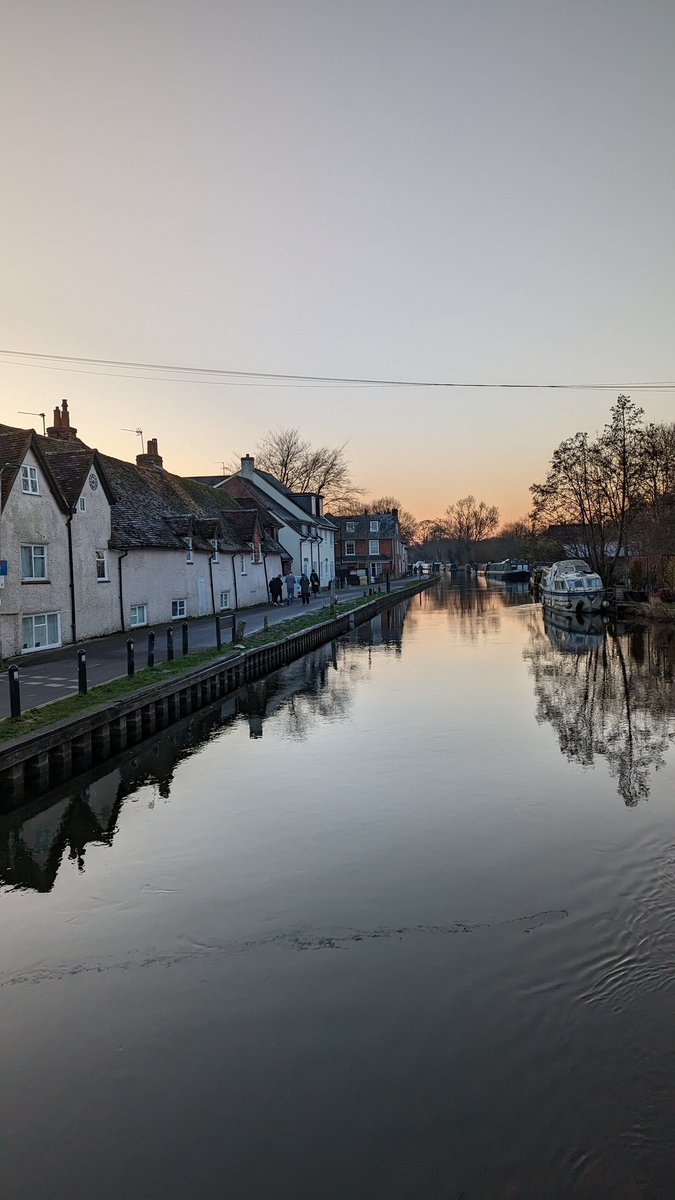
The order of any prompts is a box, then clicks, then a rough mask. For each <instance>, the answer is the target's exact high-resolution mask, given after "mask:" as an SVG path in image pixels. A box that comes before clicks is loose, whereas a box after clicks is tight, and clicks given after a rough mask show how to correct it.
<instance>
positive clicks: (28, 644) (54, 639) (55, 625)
mask: <svg viewBox="0 0 675 1200" xmlns="http://www.w3.org/2000/svg"><path fill="white" fill-rule="evenodd" d="M60 645H61V614H60V613H57V612H51V613H35V614H34V615H33V616H31V617H23V618H22V621H21V648H22V649H23V650H47V649H49V647H51V646H60Z"/></svg>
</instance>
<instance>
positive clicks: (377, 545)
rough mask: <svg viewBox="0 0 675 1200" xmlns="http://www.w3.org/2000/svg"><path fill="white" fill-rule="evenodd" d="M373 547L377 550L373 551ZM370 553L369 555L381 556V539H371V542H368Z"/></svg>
mask: <svg viewBox="0 0 675 1200" xmlns="http://www.w3.org/2000/svg"><path fill="white" fill-rule="evenodd" d="M373 546H374V547H375V549H373ZM368 553H369V554H379V553H380V539H379V538H370V540H369V542H368Z"/></svg>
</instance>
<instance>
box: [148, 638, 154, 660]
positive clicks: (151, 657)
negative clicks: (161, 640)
mask: <svg viewBox="0 0 675 1200" xmlns="http://www.w3.org/2000/svg"><path fill="white" fill-rule="evenodd" d="M154 665H155V634H154V632H153V630H150V633H149V634H148V666H149V667H154Z"/></svg>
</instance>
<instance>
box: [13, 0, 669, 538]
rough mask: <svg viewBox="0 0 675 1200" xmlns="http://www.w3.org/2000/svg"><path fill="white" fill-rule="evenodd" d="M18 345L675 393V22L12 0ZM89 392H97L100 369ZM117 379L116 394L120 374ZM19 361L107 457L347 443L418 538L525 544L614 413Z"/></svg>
mask: <svg viewBox="0 0 675 1200" xmlns="http://www.w3.org/2000/svg"><path fill="white" fill-rule="evenodd" d="M2 12H3V15H2V38H1V41H0V101H1V104H2V113H3V119H2V126H1V128H2V133H1V135H0V149H1V153H2V160H1V161H2V186H1V187H0V217H1V224H2V242H3V253H2V274H1V280H0V330H1V333H0V345H1V346H2V347H3V348H4V349H14V350H27V351H38V352H41V353H46V354H64V355H75V356H85V357H90V358H101V359H103V358H105V359H123V360H130V361H139V362H147V363H166V364H187V365H193V366H200V367H217V368H227V369H234V370H246V371H271V372H291V373H299V374H320V375H339V376H350V377H351V376H358V377H368V378H370V377H377V378H382V377H384V378H397V379H398V378H402V379H416V380H418V379H424V380H439V379H446V380H448V379H449V380H466V381H483V382H488V383H497V382H522V381H532V382H555V383H564V382H598V383H605V382H607V383H612V384H614V383H616V384H617V387H618V388H619V389H620V390H624V391H630V393H631V395H633V396H634V398H635V399H636V400H638V401H639V402H640V403H642V404H643V405H644V407H645V409H646V411H647V413H648V415H649V416H650V417H652V418H654V419H666V418H669V419H672V417H673V416H674V415H675V392H674V391H671V392H665V393H664V392H662V393H651V394H641V393H639V392H638V391H637V390H636V389H635V388H632V389H631V388H630V384H631V383H636V382H642V381H651V380H666V381H673V380H674V379H675V363H674V361H673V354H674V351H673V345H674V342H673V327H674V324H675V321H674V318H675V302H674V299H673V287H674V281H675V154H674V151H673V146H674V144H675V143H674V138H673V117H674V115H675V71H674V70H673V48H674V47H675V3H673V0H643V2H642V3H638V2H637V0H630V2H629V0H229V2H228V0H209V2H206V0H192V3H190V4H188V3H186V2H185V0H181V3H178V2H177V0H161V2H160V0H115V3H114V4H113V3H107V2H105V0H93V2H92V0H58V3H54V2H53V0H28V2H27V0H4V4H3V6H2ZM90 370H94V368H90ZM100 370H101V371H102V372H104V371H105V368H101V369H100ZM128 374H129V375H132V376H133V375H136V376H138V375H141V376H143V375H144V377H143V378H124V379H123V378H119V377H115V375H114V373H113V374H112V375H111V374H105V373H100V374H95V373H83V372H79V371H77V372H76V371H73V370H70V369H66V370H55V369H53V367H52V366H49V367H48V366H42V367H38V366H26V365H18V363H17V362H16V361H11V360H8V359H7V358H6V357H5V356H2V355H0V396H1V400H2V402H1V405H0V420H2V421H4V422H6V423H10V424H20V423H24V422H25V423H26V424H31V423H32V422H31V419H30V418H23V417H19V416H18V415H17V411H18V410H20V409H37V410H42V409H46V410H47V412H50V411H51V409H52V408H53V406H54V404H55V403H58V401H59V400H60V398H61V397H62V396H67V397H68V398H69V401H70V405H71V411H72V413H73V420H74V423H75V424H76V425H77V426H78V429H79V431H80V434H81V435H82V437H83V438H84V439H85V440H86V441H87V442H88V443H89V444H91V445H97V446H99V447H100V448H101V449H104V450H106V451H107V452H110V453H113V454H117V455H119V456H121V457H126V458H131V457H133V455H134V454H135V453H136V450H137V448H138V446H137V443H138V439H135V438H134V435H133V434H131V433H126V432H122V427H123V426H129V427H132V428H135V427H136V426H140V427H142V429H143V431H144V433H145V436H146V437H153V436H154V437H157V438H158V441H159V448H160V452H162V453H163V455H164V460H165V465H166V466H167V467H169V468H170V469H172V470H176V471H182V472H186V473H188V472H189V473H204V474H206V473H210V472H211V471H217V470H218V463H219V460H221V459H225V460H228V459H231V457H232V455H233V454H240V453H241V454H243V453H246V452H247V451H252V449H253V447H254V445H255V443H256V441H257V439H258V438H259V436H260V435H261V434H263V433H264V432H265V431H266V430H267V429H268V428H270V427H272V426H276V425H287V424H293V425H299V426H300V427H301V429H302V430H303V432H304V433H305V434H306V436H307V437H308V438H310V439H311V440H313V441H316V442H327V443H329V444H335V443H338V442H343V441H346V440H348V441H349V447H348V453H349V457H350V458H351V460H352V463H353V469H354V475H355V478H356V480H357V482H359V483H361V484H363V485H364V486H365V487H366V488H367V489H368V490H369V491H370V492H371V493H375V494H376V493H382V492H388V493H395V494H397V495H398V496H400V498H401V499H402V500H403V502H404V504H405V505H406V506H407V507H409V508H411V509H412V510H413V511H414V512H415V513H416V515H417V516H418V517H420V518H422V517H428V516H434V515H437V514H438V513H439V512H441V511H442V510H443V509H444V508H445V506H446V505H447V504H448V503H450V502H451V501H453V500H455V499H457V498H458V497H459V496H462V495H465V494H466V493H467V492H469V491H471V492H473V493H474V494H475V495H477V496H480V497H483V498H485V499H486V500H488V501H489V502H491V503H495V504H497V505H498V506H499V508H500V510H501V512H502V515H503V517H504V518H512V517H516V516H518V515H520V514H521V513H522V512H524V511H526V510H527V507H528V499H529V497H528V490H527V489H528V484H529V483H530V482H531V481H532V480H533V479H535V478H538V477H540V476H541V475H542V473H543V472H544V471H545V468H546V463H547V461H548V458H549V456H550V453H551V451H552V449H553V448H554V446H555V445H556V444H557V443H558V442H559V441H560V440H561V439H562V438H563V437H565V436H567V435H569V434H571V433H574V432H575V431H576V430H577V429H580V428H588V429H591V430H594V429H597V428H599V427H601V426H602V424H603V423H604V420H605V417H606V415H607V413H608V410H609V407H610V404H611V403H612V400H613V398H614V393H612V392H609V393H602V392H599V393H598V392H563V393H555V392H553V393H551V392H505V391H469V390H461V389H460V390H451V391H436V390H433V391H422V390H420V389H410V390H403V391H402V390H393V389H387V388H385V389H377V390H376V389H372V388H349V389H345V388H337V387H306V386H299V385H295V386H286V387H283V388H279V387H271V386H266V387H263V386H245V385H243V384H240V383H238V384H236V385H234V386H233V385H231V384H229V385H224V384H222V383H218V384H216V383H206V382H196V381H190V382H185V381H182V382H181V381H178V380H176V379H175V378H162V377H161V375H159V374H158V373H157V372H145V373H143V372H139V371H129V372H128Z"/></svg>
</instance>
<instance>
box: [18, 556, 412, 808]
mask: <svg viewBox="0 0 675 1200" xmlns="http://www.w3.org/2000/svg"><path fill="white" fill-rule="evenodd" d="M435 582H436V577H433V576H432V577H430V578H428V579H423V580H420V581H419V582H417V583H416V584H415V585H414V586H412V587H410V588H405V589H397V590H396V591H394V592H386V593H383V594H382V595H378V596H376V597H374V598H373V600H372V602H371V603H369V604H364V605H362V606H361V607H359V608H354V609H350V610H349V611H347V612H344V613H340V615H339V616H337V617H333V618H329V619H328V620H326V621H321V622H320V623H319V624H317V625H313V626H312V627H311V628H309V629H302V630H300V631H299V632H298V633H292V634H290V635H289V636H288V637H285V638H283V639H282V640H280V641H277V642H270V643H268V644H267V645H266V646H259V647H256V648H253V649H250V650H242V651H241V652H240V653H232V652H229V653H226V654H224V655H223V656H222V657H219V658H215V659H213V661H212V662H209V663H207V664H206V665H205V666H202V667H195V668H193V669H191V670H189V671H186V672H184V673H182V674H180V675H175V676H173V677H172V678H171V679H167V680H164V681H163V682H161V683H157V684H151V685H150V686H149V687H146V688H142V689H139V690H138V691H137V692H133V693H132V694H131V695H129V696H125V697H123V698H121V699H120V700H116V701H113V702H112V703H107V704H105V705H101V706H99V707H97V708H92V709H90V710H89V711H88V712H86V713H83V714H82V715H81V716H75V717H70V718H68V719H67V720H65V721H58V722H55V723H54V724H53V725H50V726H48V727H47V728H46V729H44V730H41V731H40V732H37V733H31V734H26V735H25V736H24V737H19V738H16V739H15V740H14V741H11V742H8V743H6V744H5V746H4V747H3V749H2V750H1V751H0V810H1V809H5V810H6V809H11V808H14V807H15V806H16V805H18V804H21V803H22V801H24V800H25V799H32V798H33V797H34V796H37V795H39V794H40V793H41V792H46V791H49V790H50V789H51V788H52V787H55V786H56V785H58V784H60V783H64V782H66V781H67V780H70V779H74V778H76V777H77V776H78V775H80V774H82V773H84V772H86V771H87V770H89V769H90V768H91V767H92V766H94V765H96V764H98V763H101V762H105V760H106V759H108V758H112V757H113V756H114V755H116V754H117V753H119V751H121V750H124V749H125V748H126V747H127V746H132V745H136V744H137V743H138V742H141V741H143V740H144V739H145V738H147V737H150V736H151V735H152V734H154V733H155V732H156V731H158V730H161V729H164V728H165V727H167V726H169V725H172V724H173V723H174V722H175V721H178V720H180V719H181V718H182V717H185V716H188V715H189V714H190V713H192V712H195V711H197V710H198V709H200V708H203V707H205V706H206V705H208V704H211V703H213V702H214V701H217V700H219V699H221V698H222V697H223V696H226V695H228V694H229V693H230V692H234V691H236V690H237V688H240V687H241V686H242V685H243V684H245V683H249V682H251V681H253V680H255V679H260V678H261V677H262V676H264V675H267V674H269V673H270V672H271V671H277V670H279V669H280V668H281V667H283V666H285V665H286V664H287V663H290V662H293V661H294V660H295V659H297V658H300V657H302V655H303V654H308V653H309V652H310V651H312V650H315V649H316V648H317V647H318V646H321V645H323V644H324V643H325V642H330V641H334V640H335V639H336V638H338V637H341V636H342V635H343V634H346V633H348V632H349V630H350V629H353V628H354V627H355V626H356V625H360V624H362V623H363V622H365V621H370V620H371V619H372V617H374V616H376V615H377V613H379V612H382V610H383V609H385V608H390V607H392V606H393V605H395V604H401V603H403V601H405V600H406V599H408V598H409V597H411V596H413V595H415V594H416V593H417V592H419V591H421V590H423V589H424V588H427V587H429V586H430V584H432V583H435Z"/></svg>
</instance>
